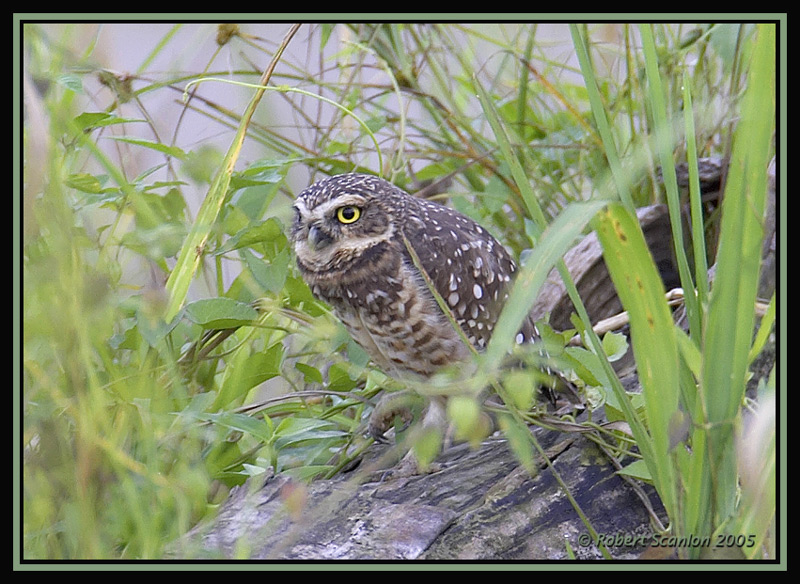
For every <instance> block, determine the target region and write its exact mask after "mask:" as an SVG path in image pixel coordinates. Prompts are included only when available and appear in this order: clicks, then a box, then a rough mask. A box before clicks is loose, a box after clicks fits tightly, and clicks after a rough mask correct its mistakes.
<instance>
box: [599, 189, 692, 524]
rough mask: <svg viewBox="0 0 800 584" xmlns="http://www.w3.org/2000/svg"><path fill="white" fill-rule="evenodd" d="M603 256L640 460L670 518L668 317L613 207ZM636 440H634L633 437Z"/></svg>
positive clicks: (638, 237) (604, 222) (647, 265)
mask: <svg viewBox="0 0 800 584" xmlns="http://www.w3.org/2000/svg"><path fill="white" fill-rule="evenodd" d="M597 235H598V238H599V240H600V243H601V244H602V246H603V256H604V258H605V260H606V264H607V265H608V270H609V273H610V274H611V278H612V280H613V281H614V286H615V287H616V289H617V293H618V294H619V297H620V300H621V301H622V306H623V307H624V308H625V310H627V312H628V316H629V318H630V325H631V344H632V346H633V352H634V355H635V357H636V364H637V368H638V372H639V380H640V381H641V384H642V391H643V393H644V401H645V410H646V412H647V423H648V427H649V430H650V435H651V437H652V457H649V456H645V461H646V462H647V466H648V469H649V470H650V473H651V475H652V477H653V480H654V482H655V485H656V488H657V489H658V492H659V495H660V496H661V500H662V502H663V503H664V507H665V508H666V509H667V513H668V514H669V515H670V517H673V512H674V511H675V509H676V507H677V492H676V482H675V473H674V467H673V463H672V458H671V455H670V420H671V419H672V417H673V416H674V415H675V414H676V412H677V411H678V398H679V393H680V384H679V377H678V368H679V357H678V344H677V339H676V335H675V325H674V324H673V321H672V314H671V312H670V310H669V306H667V302H666V300H665V298H664V292H663V285H662V283H661V278H660V276H659V274H658V270H657V269H656V266H655V263H654V262H653V258H652V256H651V255H650V251H649V249H648V247H647V243H646V242H645V239H644V235H643V234H642V231H641V227H640V226H639V222H638V220H637V218H636V216H635V215H633V214H631V213H629V212H628V211H626V210H625V208H624V207H622V206H621V205H618V204H614V205H610V206H609V208H608V209H607V210H606V211H605V212H603V213H601V214H600V215H599V216H598V222H597ZM636 438H637V442H639V441H640V437H639V436H636Z"/></svg>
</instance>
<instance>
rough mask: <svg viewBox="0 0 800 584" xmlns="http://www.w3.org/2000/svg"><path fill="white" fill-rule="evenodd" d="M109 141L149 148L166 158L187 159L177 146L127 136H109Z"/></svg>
mask: <svg viewBox="0 0 800 584" xmlns="http://www.w3.org/2000/svg"><path fill="white" fill-rule="evenodd" d="M111 139H112V140H116V141H118V142H125V143H127V144H134V145H136V146H142V147H143V148H149V149H151V150H155V151H156V152H161V153H162V154H166V155H167V156H172V157H173V158H177V159H179V160H185V159H186V158H187V154H186V152H184V151H183V150H181V149H180V148H178V147H177V146H168V145H167V144H161V143H160V142H153V141H152V140H145V139H143V138H131V137H129V136H111Z"/></svg>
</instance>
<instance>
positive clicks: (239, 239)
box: [215, 217, 286, 254]
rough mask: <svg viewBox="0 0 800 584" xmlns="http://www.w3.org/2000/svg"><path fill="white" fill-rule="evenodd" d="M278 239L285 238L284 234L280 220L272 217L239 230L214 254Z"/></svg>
mask: <svg viewBox="0 0 800 584" xmlns="http://www.w3.org/2000/svg"><path fill="white" fill-rule="evenodd" d="M280 239H283V240H285V239H286V236H285V235H284V233H283V227H282V225H281V223H280V221H278V220H277V219H275V218H274V217H273V218H270V219H268V220H267V221H264V222H263V223H258V224H256V225H248V226H247V227H244V228H243V229H241V230H239V231H238V232H237V233H236V234H234V235H233V236H232V237H231V238H230V239H229V240H228V241H226V242H225V243H224V244H223V245H222V246H220V248H219V249H218V250H217V251H216V252H215V254H223V253H228V252H229V251H233V250H235V249H239V248H242V247H252V246H254V245H256V244H259V243H265V242H273V241H276V240H280Z"/></svg>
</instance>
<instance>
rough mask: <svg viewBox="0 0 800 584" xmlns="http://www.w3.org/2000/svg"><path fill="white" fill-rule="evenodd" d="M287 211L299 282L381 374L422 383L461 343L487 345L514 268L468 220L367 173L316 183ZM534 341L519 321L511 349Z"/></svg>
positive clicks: (457, 357) (463, 355)
mask: <svg viewBox="0 0 800 584" xmlns="http://www.w3.org/2000/svg"><path fill="white" fill-rule="evenodd" d="M294 208H295V213H296V214H295V220H294V226H293V229H292V240H293V243H294V250H295V252H296V255H297V265H298V266H299V269H300V272H301V274H302V275H303V278H304V279H305V281H306V282H307V283H308V285H309V286H310V287H311V290H312V291H313V293H314V295H315V296H316V297H317V298H319V299H321V300H323V301H324V302H326V303H328V304H329V305H330V306H331V307H332V308H333V310H334V312H335V313H336V315H337V316H338V317H339V319H341V321H342V322H343V323H344V325H345V326H346V327H347V329H348V330H349V331H350V334H351V335H352V336H353V338H354V339H355V341H356V342H357V343H358V344H359V345H361V346H362V347H363V348H364V349H365V350H366V352H367V353H368V354H369V356H370V357H371V358H372V360H373V361H374V362H375V363H376V364H377V365H378V366H379V367H380V368H381V369H383V370H384V372H386V373H387V374H389V375H391V376H393V377H397V378H401V379H402V378H408V377H415V378H420V377H422V378H426V377H429V376H430V375H432V374H434V373H435V372H436V371H437V370H439V369H441V368H442V367H443V366H445V365H448V364H451V363H458V362H461V361H464V360H466V359H467V358H468V357H469V355H470V351H469V349H468V347H467V346H466V345H465V343H464V341H463V338H464V337H466V339H468V341H469V342H470V343H472V345H473V346H474V347H475V348H477V349H478V350H481V349H483V348H484V347H485V346H486V345H487V343H488V342H489V339H490V338H491V335H492V331H493V329H494V326H495V323H496V322H497V319H498V317H499V315H500V310H501V308H502V306H503V302H504V301H505V300H506V298H507V297H508V290H509V283H510V281H511V279H512V277H513V275H514V272H515V270H516V265H515V263H514V261H513V260H512V258H511V256H510V255H509V253H508V252H507V251H506V249H505V248H504V247H503V246H502V245H501V244H500V243H499V242H498V241H497V240H496V239H495V238H494V237H492V235H491V234H490V233H489V232H488V231H486V229H484V228H483V227H481V226H480V225H478V224H477V223H476V222H475V221H473V220H472V219H469V218H468V217H465V216H464V215H462V214H461V213H458V212H456V211H453V210H452V209H449V208H447V207H444V206H442V205H439V204H436V203H432V202H430V201H425V200H422V199H419V198H416V197H413V196H411V195H409V194H408V193H406V192H405V191H403V190H401V189H399V188H398V187H396V186H394V185H392V184H391V183H389V182H387V181H385V180H383V179H380V178H378V177H375V176H371V175H366V174H342V175H338V176H332V177H329V178H326V179H324V180H321V181H319V182H317V183H315V184H313V185H311V186H310V187H308V188H307V189H305V190H304V191H303V192H301V193H300V194H299V196H298V197H297V200H296V201H295V204H294ZM409 249H411V250H413V255H416V258H414V257H413V255H412V253H410V251H409ZM415 260H416V262H417V263H419V265H421V267H422V269H423V270H424V271H425V272H426V273H427V275H428V276H429V279H430V281H431V282H432V285H433V287H434V288H435V290H436V291H437V293H438V295H439V296H440V298H441V299H443V300H444V302H445V303H446V304H447V305H448V306H449V308H450V311H451V314H452V317H453V318H455V320H456V322H457V323H458V325H459V326H460V327H461V329H462V330H463V332H464V335H460V334H458V333H457V331H456V330H455V328H454V327H453V325H452V323H451V320H450V319H449V318H448V317H447V316H445V313H444V311H443V310H442V309H441V308H440V306H439V304H438V303H437V301H436V298H435V297H434V295H433V294H432V293H431V290H430V287H429V284H428V283H427V282H426V278H425V277H424V276H423V275H422V274H421V273H420V270H419V269H418V268H417V267H416V265H415ZM535 334H536V329H535V326H534V324H533V322H532V321H531V322H526V323H525V324H524V325H523V328H522V330H520V331H519V333H518V334H517V342H518V343H523V342H529V341H532V340H533V338H534V336H535Z"/></svg>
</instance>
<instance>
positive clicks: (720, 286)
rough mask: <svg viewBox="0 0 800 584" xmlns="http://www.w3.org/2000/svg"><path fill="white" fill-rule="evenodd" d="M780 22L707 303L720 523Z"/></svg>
mask: <svg viewBox="0 0 800 584" xmlns="http://www.w3.org/2000/svg"><path fill="white" fill-rule="evenodd" d="M774 64H775V27H774V26H773V25H767V24H765V25H759V27H758V34H757V38H756V42H755V47H754V54H753V62H752V66H751V68H750V75H751V78H750V81H749V83H748V86H747V90H746V91H745V95H744V102H743V106H742V112H741V120H740V122H739V126H738V128H737V132H736V135H735V137H734V145H733V152H732V156H731V162H730V168H729V171H728V178H727V183H726V188H725V198H724V200H723V203H722V222H721V225H720V243H719V254H718V256H717V269H716V277H715V280H714V286H713V288H712V290H711V297H710V301H709V314H708V327H707V334H706V336H705V347H704V363H703V378H702V385H701V390H702V391H701V393H702V396H703V399H704V403H705V407H706V414H707V416H708V418H707V420H706V422H707V424H708V425H709V428H710V430H709V440H708V454H709V458H710V462H711V465H712V466H711V470H712V471H713V472H714V480H715V493H716V498H715V506H716V513H715V514H716V517H717V521H722V520H724V519H725V518H727V517H728V516H729V515H730V513H732V511H733V507H734V504H735V497H736V492H737V488H736V484H737V478H736V464H735V460H734V444H733V441H734V430H735V428H734V426H735V422H736V420H737V418H738V412H739V409H740V406H741V403H742V399H743V396H744V390H745V380H746V374H747V367H748V353H749V350H750V346H751V340H752V335H753V327H754V323H755V300H756V294H757V289H758V277H759V269H760V262H761V244H762V239H763V236H764V229H763V225H762V222H763V217H764V209H765V199H766V190H767V165H768V163H769V156H770V147H771V140H772V134H773V132H774V124H775V67H774Z"/></svg>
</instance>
